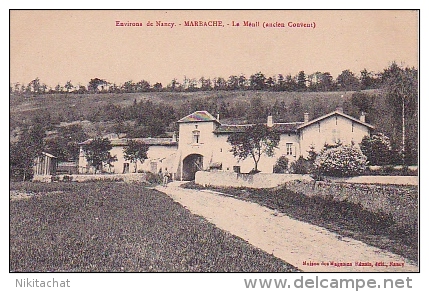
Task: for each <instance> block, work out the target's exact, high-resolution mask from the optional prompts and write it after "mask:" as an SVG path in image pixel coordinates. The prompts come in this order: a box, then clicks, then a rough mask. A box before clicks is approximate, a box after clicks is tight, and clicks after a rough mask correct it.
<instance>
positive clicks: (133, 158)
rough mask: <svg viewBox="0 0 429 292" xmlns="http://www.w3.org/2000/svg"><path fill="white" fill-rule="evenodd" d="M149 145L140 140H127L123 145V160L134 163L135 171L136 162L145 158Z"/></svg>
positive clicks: (135, 170)
mask: <svg viewBox="0 0 429 292" xmlns="http://www.w3.org/2000/svg"><path fill="white" fill-rule="evenodd" d="M148 150H149V146H148V145H146V144H145V143H144V142H142V141H136V140H131V139H130V140H128V141H127V145H126V146H125V147H124V150H123V152H124V158H125V160H128V161H130V162H131V163H134V172H137V162H138V161H140V162H141V163H143V162H144V160H145V159H147V151H148Z"/></svg>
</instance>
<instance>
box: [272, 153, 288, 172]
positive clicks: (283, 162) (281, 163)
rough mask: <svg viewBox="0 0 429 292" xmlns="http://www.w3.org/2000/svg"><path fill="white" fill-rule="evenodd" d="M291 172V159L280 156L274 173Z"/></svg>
mask: <svg viewBox="0 0 429 292" xmlns="http://www.w3.org/2000/svg"><path fill="white" fill-rule="evenodd" d="M288 171H289V159H287V157H286V156H280V157H279V158H278V159H277V161H276V164H274V167H273V172H274V173H287V172H288Z"/></svg>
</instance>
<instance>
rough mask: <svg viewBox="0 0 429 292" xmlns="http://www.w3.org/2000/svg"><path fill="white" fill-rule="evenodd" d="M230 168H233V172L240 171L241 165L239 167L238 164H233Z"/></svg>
mask: <svg viewBox="0 0 429 292" xmlns="http://www.w3.org/2000/svg"><path fill="white" fill-rule="evenodd" d="M232 170H233V171H234V172H235V173H241V167H240V166H238V165H235V166H233V167H232Z"/></svg>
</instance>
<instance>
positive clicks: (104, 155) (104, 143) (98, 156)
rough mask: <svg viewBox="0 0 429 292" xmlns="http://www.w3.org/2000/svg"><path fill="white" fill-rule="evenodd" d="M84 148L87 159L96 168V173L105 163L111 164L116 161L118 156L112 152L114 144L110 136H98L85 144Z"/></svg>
mask: <svg viewBox="0 0 429 292" xmlns="http://www.w3.org/2000/svg"><path fill="white" fill-rule="evenodd" d="M83 150H84V151H85V158H86V160H87V161H88V163H89V164H90V165H91V166H93V167H94V168H95V173H97V170H101V169H102V167H103V164H107V165H109V166H110V165H111V163H112V162H114V161H116V156H112V155H111V154H110V150H112V144H111V143H110V141H109V139H108V138H99V137H97V138H95V139H93V140H92V141H91V142H89V143H88V144H87V145H85V146H84V147H83Z"/></svg>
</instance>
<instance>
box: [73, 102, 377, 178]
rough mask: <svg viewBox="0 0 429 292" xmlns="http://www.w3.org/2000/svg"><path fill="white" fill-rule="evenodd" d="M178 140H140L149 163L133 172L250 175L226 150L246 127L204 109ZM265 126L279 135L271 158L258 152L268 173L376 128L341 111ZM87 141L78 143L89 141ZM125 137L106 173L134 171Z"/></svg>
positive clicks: (83, 167)
mask: <svg viewBox="0 0 429 292" xmlns="http://www.w3.org/2000/svg"><path fill="white" fill-rule="evenodd" d="M178 124H179V133H178V141H177V140H176V137H173V138H140V139H137V140H141V141H143V142H145V143H146V144H147V145H149V151H148V159H146V160H145V161H144V163H140V162H139V163H138V165H137V169H138V170H144V171H151V172H159V171H160V170H161V169H165V168H167V169H168V170H169V172H170V173H172V174H173V177H174V179H177V180H192V179H194V178H195V173H196V172H197V171H199V170H209V169H213V170H217V171H231V172H232V171H235V172H243V173H247V172H250V171H251V170H252V169H253V168H254V161H253V159H251V158H248V159H245V160H243V161H238V160H237V158H235V157H234V156H233V154H232V152H231V151H230V149H231V145H230V144H229V143H228V142H227V139H228V136H229V135H230V134H232V133H234V132H240V131H244V129H245V128H246V127H249V126H251V125H250V124H248V125H228V124H222V123H221V122H220V121H219V117H217V118H215V117H213V116H212V115H211V114H210V113H208V112H207V111H197V112H194V113H192V114H190V115H188V116H186V117H184V118H182V119H180V120H179V121H178ZM266 125H267V126H268V127H270V128H272V129H274V130H275V131H277V132H278V133H279V134H280V142H279V145H278V148H276V149H275V152H274V155H273V156H272V157H268V156H266V155H265V154H262V156H261V159H260V162H259V164H258V169H259V170H260V171H261V172H266V173H271V172H273V167H274V165H275V163H276V161H277V159H278V158H279V157H281V156H285V157H286V158H287V159H288V160H289V162H293V161H295V160H297V159H298V158H299V157H300V156H303V157H304V158H305V157H307V155H308V150H310V147H311V146H314V149H315V151H320V150H321V149H322V148H323V146H324V145H325V144H334V143H336V142H338V141H341V142H342V143H343V144H351V143H355V144H356V145H358V143H360V142H361V141H362V138H363V137H364V136H366V135H370V133H371V131H372V130H373V129H374V127H373V126H372V125H370V124H368V123H366V122H365V116H364V115H362V116H361V117H360V118H359V119H356V118H354V117H351V116H349V115H346V114H344V113H343V111H342V109H341V108H337V110H336V111H334V112H331V113H329V114H327V115H324V116H321V117H318V118H316V119H312V120H310V119H309V115H308V114H304V117H303V121H300V122H294V123H275V122H274V121H273V118H272V117H271V116H269V117H268V118H267V123H266ZM89 141H90V140H88V141H85V142H83V143H82V145H81V146H83V145H84V144H85V143H89ZM126 141H127V140H126V139H116V140H111V142H112V146H113V149H112V150H111V154H112V155H116V157H117V159H118V160H117V161H115V162H114V163H113V166H112V167H110V169H109V172H112V173H127V172H132V170H133V169H134V168H133V166H131V165H130V162H128V161H126V160H125V159H124V157H123V147H124V146H125V145H126ZM90 172H91V168H90V167H89V165H88V163H87V161H86V159H85V153H84V150H83V147H81V153H80V158H79V173H90Z"/></svg>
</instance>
